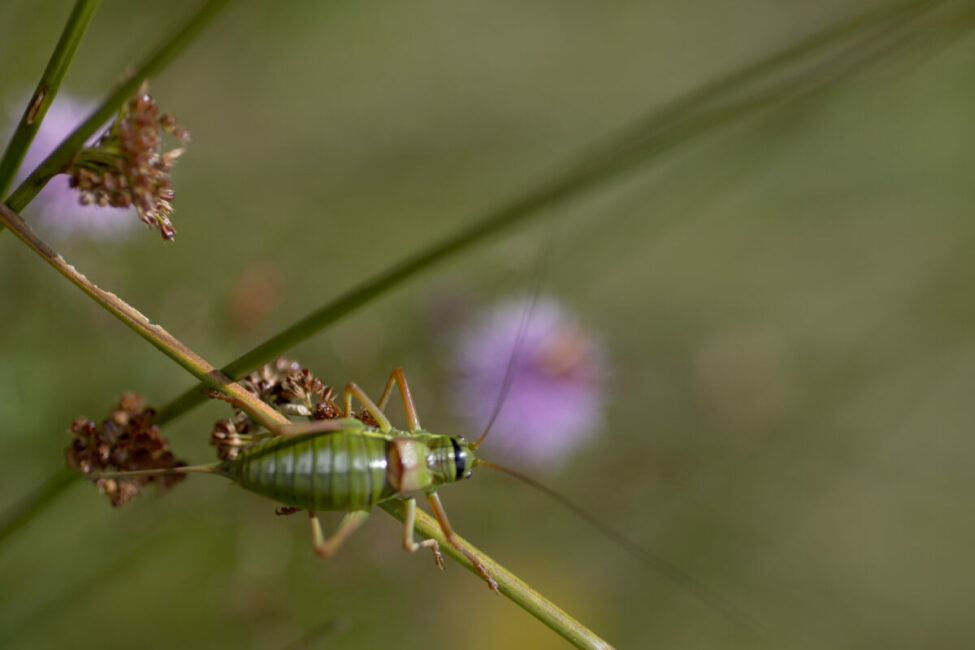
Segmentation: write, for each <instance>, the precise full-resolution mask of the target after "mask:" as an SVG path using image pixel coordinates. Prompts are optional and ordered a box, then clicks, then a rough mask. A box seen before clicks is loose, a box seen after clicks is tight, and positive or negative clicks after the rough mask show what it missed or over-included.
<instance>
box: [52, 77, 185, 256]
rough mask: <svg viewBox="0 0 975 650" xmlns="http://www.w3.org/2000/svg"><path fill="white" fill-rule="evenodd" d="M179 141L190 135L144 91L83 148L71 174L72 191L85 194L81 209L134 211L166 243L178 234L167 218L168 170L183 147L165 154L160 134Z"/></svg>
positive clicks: (169, 205)
mask: <svg viewBox="0 0 975 650" xmlns="http://www.w3.org/2000/svg"><path fill="white" fill-rule="evenodd" d="M164 132H165V133H169V134H171V135H173V136H175V137H176V138H177V139H178V140H179V141H180V142H182V143H185V142H187V141H188V140H189V137H190V136H189V132H188V131H187V130H186V129H184V128H183V127H181V126H180V125H179V124H177V123H176V120H175V119H174V118H173V117H172V116H171V115H169V114H166V113H164V114H160V112H159V106H157V105H156V102H155V101H154V100H153V99H152V97H151V96H150V95H149V94H148V93H147V92H146V89H145V87H143V90H142V91H141V92H140V93H139V94H138V95H136V96H135V97H133V98H132V99H130V100H129V101H128V102H127V103H126V104H124V105H123V106H122V108H121V110H120V111H119V114H118V116H117V117H116V119H115V121H114V122H112V124H111V126H110V127H109V129H108V131H107V132H106V133H105V134H104V135H103V136H102V137H101V138H99V139H98V142H96V143H95V144H94V145H93V146H90V147H85V148H84V149H82V150H81V151H80V152H79V154H78V156H77V157H76V158H75V160H74V162H73V164H72V166H71V168H70V170H69V172H70V174H71V187H74V188H77V189H78V190H80V191H81V203H82V204H83V205H89V204H96V205H100V206H109V205H110V206H113V207H119V208H127V207H129V206H135V209H136V211H137V212H138V213H139V218H140V219H142V221H143V223H145V224H146V225H147V226H149V227H150V228H157V229H158V230H159V232H160V233H162V236H163V239H172V238H173V236H174V235H175V234H176V231H175V230H174V229H173V224H172V222H170V220H169V215H171V214H172V212H173V206H172V203H171V202H172V200H173V189H172V182H171V180H170V171H171V170H172V166H173V163H174V162H175V161H176V159H177V158H179V156H180V155H181V154H182V153H183V149H182V148H177V149H171V150H169V151H165V152H164V151H162V134H163V133H164Z"/></svg>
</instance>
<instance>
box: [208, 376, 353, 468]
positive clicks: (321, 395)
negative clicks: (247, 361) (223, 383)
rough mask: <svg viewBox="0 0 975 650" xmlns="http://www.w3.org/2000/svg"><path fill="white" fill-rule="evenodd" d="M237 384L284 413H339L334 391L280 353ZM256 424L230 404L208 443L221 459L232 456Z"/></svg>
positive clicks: (249, 440)
mask: <svg viewBox="0 0 975 650" xmlns="http://www.w3.org/2000/svg"><path fill="white" fill-rule="evenodd" d="M240 385H241V386H243V387H244V388H246V389H247V390H248V391H249V392H251V393H253V394H254V395H255V396H257V397H259V398H260V399H261V400H263V401H265V402H267V403H268V404H270V405H271V406H273V407H274V408H276V409H278V410H279V411H281V412H282V413H284V414H285V415H301V416H305V417H308V418H311V419H313V420H332V419H335V418H338V417H342V409H340V408H339V406H338V405H337V404H336V403H335V391H333V390H332V388H331V387H330V386H328V385H326V384H325V383H324V382H323V381H322V380H321V379H319V378H318V377H316V376H315V375H313V374H312V372H311V371H310V370H308V369H306V368H302V367H301V364H299V363H298V362H297V361H292V360H290V359H286V358H284V357H281V358H279V359H278V360H277V361H275V362H273V363H269V364H267V365H265V366H263V367H261V368H260V369H259V370H257V371H256V372H252V373H251V374H249V375H247V376H246V377H245V378H244V379H242V380H241V381H240ZM360 419H363V421H366V422H367V423H368V421H367V420H365V419H364V418H360ZM257 428H258V426H257V425H256V424H255V423H254V421H253V420H251V418H250V416H248V415H247V414H246V413H244V412H243V411H242V410H240V409H239V408H236V407H234V415H233V417H231V418H228V419H226V420H220V421H219V422H217V423H216V424H215V425H214V426H213V432H212V434H211V436H210V444H212V445H214V446H215V447H216V448H217V456H219V457H220V459H221V460H233V459H234V458H236V457H237V454H238V453H239V451H240V449H241V448H242V447H245V446H247V445H249V444H251V443H252V442H254V440H255V437H254V434H255V433H256V429H257Z"/></svg>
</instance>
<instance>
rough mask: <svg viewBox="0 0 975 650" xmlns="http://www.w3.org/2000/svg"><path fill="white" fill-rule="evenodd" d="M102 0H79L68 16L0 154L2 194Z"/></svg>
mask: <svg viewBox="0 0 975 650" xmlns="http://www.w3.org/2000/svg"><path fill="white" fill-rule="evenodd" d="M100 1H101V0H77V2H75V5H74V9H73V10H72V11H71V15H70V16H68V22H66V23H65V24H64V29H63V30H62V31H61V37H60V38H59V39H58V42H57V45H55V46H54V51H53V52H52V53H51V58H50V60H49V61H48V62H47V67H46V68H44V72H43V73H42V74H41V80H40V81H39V82H38V83H37V88H36V89H35V90H34V94H33V95H32V96H31V98H30V101H28V102H27V107H26V108H25V109H24V114H23V115H22V116H21V118H20V122H19V123H18V124H17V129H16V130H15V131H14V134H13V136H12V137H11V138H10V142H8V143H7V148H6V149H5V150H4V152H3V158H0V197H3V196H6V195H7V189H9V188H10V184H11V183H12V182H13V180H14V176H16V175H17V170H18V169H19V168H20V163H21V162H22V161H23V160H24V155H25V154H26V153H27V150H28V149H29V148H30V145H31V142H33V141H34V136H35V135H36V134H37V131H38V129H40V128H41V122H42V121H43V120H44V116H45V115H46V114H47V109H48V108H50V107H51V104H52V103H53V102H54V98H55V96H57V94H58V89H59V88H60V87H61V81H62V80H63V79H64V75H65V74H66V73H67V72H68V68H69V67H70V66H71V61H72V60H73V59H74V55H75V52H77V51H78V45H79V44H81V38H82V36H84V34H85V31H86V30H87V29H88V24H89V23H90V22H91V18H92V16H93V15H94V13H95V9H97V8H98V3H99V2H100Z"/></svg>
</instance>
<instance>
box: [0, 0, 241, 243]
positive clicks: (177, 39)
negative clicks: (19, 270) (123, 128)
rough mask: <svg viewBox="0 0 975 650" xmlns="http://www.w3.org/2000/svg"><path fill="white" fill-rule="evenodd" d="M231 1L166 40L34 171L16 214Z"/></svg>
mask: <svg viewBox="0 0 975 650" xmlns="http://www.w3.org/2000/svg"><path fill="white" fill-rule="evenodd" d="M228 1H229V0H210V1H209V2H207V3H206V4H205V5H204V6H203V7H202V8H201V9H200V10H199V11H198V12H197V13H196V14H195V15H194V16H193V17H192V18H190V19H189V20H188V21H187V22H186V24H185V25H183V26H182V27H180V28H179V29H178V30H177V31H176V32H175V33H174V34H173V35H172V36H171V37H170V38H169V39H168V40H166V41H165V44H164V45H163V46H162V47H160V48H159V49H158V50H157V51H156V53H155V54H153V55H152V56H150V57H149V58H148V59H147V60H146V61H145V63H143V64H142V65H141V66H140V67H139V68H138V69H137V70H136V71H135V72H134V73H133V74H132V76H131V77H129V78H128V79H126V80H125V81H124V82H122V83H121V84H120V85H119V86H118V88H116V89H115V91H114V92H112V94H111V95H109V96H108V98H107V99H106V100H105V101H104V102H102V105H101V106H99V107H98V108H97V109H95V112H94V113H92V114H91V116H90V117H88V119H87V120H85V121H84V122H82V123H81V125H80V126H78V128H77V129H75V130H74V132H72V133H71V135H69V136H68V137H67V138H66V139H65V141H64V142H62V143H61V144H60V145H58V147H57V149H55V150H54V151H52V152H51V154H50V155H49V156H48V157H47V158H45V159H44V161H43V162H42V163H41V164H40V165H38V167H37V169H35V170H34V171H33V172H31V174H30V176H28V177H27V178H26V179H25V180H24V182H23V183H21V184H20V186H19V187H18V188H17V189H16V190H14V191H13V193H12V194H11V195H10V197H9V198H8V199H7V201H6V204H7V207H9V208H10V209H11V210H13V211H14V212H20V211H21V210H23V209H24V208H25V207H26V206H27V204H28V203H30V202H31V201H32V200H33V199H34V197H35V196H37V193H38V192H40V191H41V189H43V187H44V186H45V185H46V184H47V182H48V181H49V180H51V178H52V177H53V176H54V175H56V174H59V173H61V172H62V171H63V170H64V169H65V167H66V166H67V165H69V164H70V162H71V158H72V157H73V156H74V155H75V154H76V153H77V152H78V151H79V150H80V149H81V147H82V146H84V144H85V142H86V141H87V140H88V139H89V138H91V136H93V135H94V134H95V131H97V130H98V128H99V127H101V125H103V124H105V123H106V122H107V121H108V120H109V119H111V118H112V116H114V115H115V113H116V112H117V111H118V109H119V107H121V106H122V104H123V103H124V102H125V101H126V100H127V99H129V98H130V97H132V96H133V95H134V94H135V93H136V92H137V91H138V90H139V87H140V86H141V85H142V82H143V81H145V80H146V79H147V78H149V77H151V76H152V75H154V74H156V73H157V72H159V71H160V70H162V69H163V68H165V67H166V65H168V64H169V63H170V62H171V61H172V60H173V59H174V58H175V57H176V55H177V54H179V53H180V52H181V51H183V49H185V48H186V46H187V45H189V44H190V43H191V42H192V41H193V39H194V38H195V37H196V36H197V34H199V33H200V32H201V31H202V30H203V28H204V27H206V26H207V25H208V24H209V23H210V21H212V20H213V18H214V17H216V15H217V14H218V13H219V12H220V10H221V9H223V8H224V6H225V5H226V4H227V2H228ZM2 230H3V227H2V226H0V231H2Z"/></svg>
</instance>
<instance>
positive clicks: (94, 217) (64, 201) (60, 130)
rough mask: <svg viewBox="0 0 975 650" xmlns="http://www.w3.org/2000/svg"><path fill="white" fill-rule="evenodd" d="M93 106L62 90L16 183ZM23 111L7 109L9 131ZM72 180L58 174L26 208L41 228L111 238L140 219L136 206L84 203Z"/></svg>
mask: <svg viewBox="0 0 975 650" xmlns="http://www.w3.org/2000/svg"><path fill="white" fill-rule="evenodd" d="M94 108H95V105H94V104H93V103H88V102H84V101H79V100H76V99H73V98H72V97H70V96H68V95H66V94H65V93H60V94H59V95H58V96H57V98H56V99H55V100H54V103H53V104H52V105H51V108H50V109H49V110H48V112H47V115H45V116H44V121H43V122H42V123H41V128H40V130H39V131H38V132H37V135H36V136H35V137H34V142H33V143H32V144H31V147H30V149H29V150H28V151H27V155H26V156H24V161H23V163H22V164H21V166H20V171H19V172H18V173H17V178H16V183H18V184H19V183H20V182H21V181H23V180H24V179H25V178H27V175H28V174H30V172H32V171H34V169H35V168H36V167H37V166H38V165H39V164H41V162H42V161H43V160H44V159H45V158H46V157H47V156H48V154H50V153H51V152H52V151H54V149H55V148H56V147H57V146H58V145H59V144H61V142H63V141H64V139H65V138H66V137H68V135H69V134H70V133H71V132H72V131H74V129H75V128H77V126H78V125H79V124H81V123H82V122H83V121H84V120H85V118H87V117H88V115H89V114H90V113H91V112H92V110H93V109H94ZM22 111H23V106H22V105H21V106H17V107H11V108H10V110H9V111H8V118H9V127H8V129H7V132H8V134H12V133H13V130H14V128H15V127H16V124H17V121H18V120H19V119H20V115H21V112H22ZM69 183H70V178H69V176H67V175H66V174H58V175H57V176H55V177H54V178H52V179H51V180H50V181H49V182H48V184H47V185H45V186H44V189H43V190H41V192H40V193H39V194H38V195H37V197H36V198H35V199H34V200H33V201H31V203H30V205H29V206H27V208H26V209H25V210H24V213H25V215H26V216H28V217H30V218H31V222H32V225H34V226H36V227H37V229H38V230H40V231H42V232H45V233H50V234H53V235H55V236H57V237H62V238H67V237H90V238H93V239H110V238H114V237H119V236H122V235H124V234H126V233H128V232H130V231H131V230H132V228H133V226H135V224H136V223H138V219H137V218H134V217H135V216H136V214H135V209H133V208H128V209H120V208H111V207H102V206H99V205H95V204H91V205H81V195H80V194H79V192H78V190H76V189H73V188H71V187H70V185H69Z"/></svg>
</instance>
